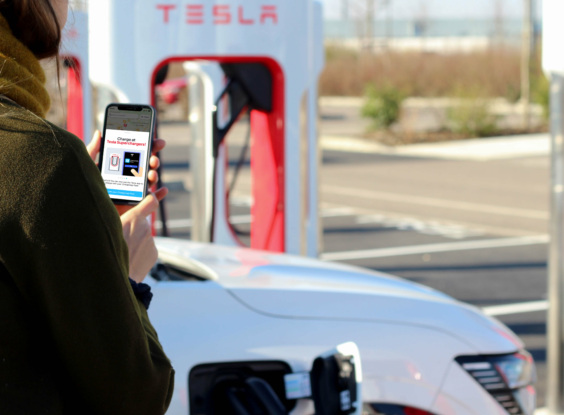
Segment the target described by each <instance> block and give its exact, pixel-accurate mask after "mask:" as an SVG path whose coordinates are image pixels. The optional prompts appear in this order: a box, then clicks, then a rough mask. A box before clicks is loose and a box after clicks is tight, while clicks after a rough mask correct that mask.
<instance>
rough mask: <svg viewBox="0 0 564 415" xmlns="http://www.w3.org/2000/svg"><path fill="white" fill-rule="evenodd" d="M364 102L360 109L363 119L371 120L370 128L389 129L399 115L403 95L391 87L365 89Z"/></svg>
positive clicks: (369, 86)
mask: <svg viewBox="0 0 564 415" xmlns="http://www.w3.org/2000/svg"><path fill="white" fill-rule="evenodd" d="M365 95H366V101H365V103H364V105H363V106H362V109H361V114H362V116H363V117H365V118H369V119H371V120H372V128H374V129H377V130H379V129H382V128H389V127H390V126H391V125H392V124H393V123H395V122H396V121H397V120H398V118H399V114H400V108H401V103H402V101H403V99H404V98H405V94H404V93H403V92H402V91H400V90H399V89H398V88H396V87H394V86H392V85H384V86H380V87H375V86H374V85H368V86H367V87H366V93H365Z"/></svg>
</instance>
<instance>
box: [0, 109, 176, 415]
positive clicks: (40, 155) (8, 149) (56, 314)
mask: <svg viewBox="0 0 564 415" xmlns="http://www.w3.org/2000/svg"><path fill="white" fill-rule="evenodd" d="M173 377H174V371H173V369H172V367H171V365H170V362H169V360H168V359H167V357H166V355H165V354H164V352H163V350H162V347H161V345H160V344H159V341H158V338H157V334H156V332H155V330H154V328H153V327H152V326H151V323H150V322H149V319H148V316H147V312H146V310H145V308H144V307H143V305H142V304H141V303H140V302H139V301H138V300H137V299H136V298H135V296H134V294H133V292H132V290H131V287H130V284H129V281H128V251H127V245H126V243H125V241H124V238H123V235H122V229H121V222H120V218H119V216H118V214H117V212H116V209H115V208H114V206H113V204H112V203H111V201H110V199H109V197H108V195H107V192H106V189H105V186H104V183H103V181H102V179H101V176H100V173H99V171H98V169H97V167H96V166H95V164H94V163H93V162H92V160H90V158H89V156H88V153H87V152H86V150H85V146H84V144H83V143H82V142H81V141H80V140H79V139H78V138H76V137H75V136H73V135H72V134H70V133H68V132H66V131H64V130H62V129H60V128H57V127H56V126H54V125H52V124H50V123H48V122H47V121H45V120H44V119H42V118H40V117H38V116H36V115H34V114H33V113H31V112H29V111H27V110H25V109H23V108H22V107H20V106H18V105H17V104H14V103H12V102H11V101H8V100H5V99H0V414H9V415H19V414H26V415H30V414H33V415H38V414H105V415H108V414H135V415H140V414H162V413H164V412H165V411H166V408H167V406H168V404H169V402H170V398H171V395H172V390H173Z"/></svg>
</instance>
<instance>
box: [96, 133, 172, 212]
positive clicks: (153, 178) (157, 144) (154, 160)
mask: <svg viewBox="0 0 564 415" xmlns="http://www.w3.org/2000/svg"><path fill="white" fill-rule="evenodd" d="M101 142H102V134H101V133H100V131H99V130H96V131H95V132H94V135H93V136H92V140H91V141H90V144H88V145H87V146H86V150H87V151H88V154H90V157H91V158H92V160H94V161H96V157H97V156H98V153H99V152H100V144H101ZM165 146H166V141H165V140H162V139H160V138H155V139H154V140H153V148H152V155H151V158H150V159H149V168H150V170H149V173H148V175H147V178H148V180H149V187H151V186H153V185H155V184H156V183H157V181H158V180H159V174H158V173H157V168H158V167H159V164H160V161H159V158H158V157H157V156H156V154H157V153H158V152H159V151H161V150H162V149H163V148H164V147H165ZM163 189H165V188H162V189H159V190H158V191H157V193H158V192H160V191H161V190H163ZM167 192H168V191H167ZM164 196H166V193H165V194H164V195H163V196H162V197H161V198H160V199H159V200H162V198H163V197H164ZM132 208H133V206H128V205H116V209H117V211H118V213H119V215H120V216H121V215H123V214H124V213H125V212H127V211H128V210H130V209H132Z"/></svg>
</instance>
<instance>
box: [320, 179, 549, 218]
mask: <svg viewBox="0 0 564 415" xmlns="http://www.w3.org/2000/svg"><path fill="white" fill-rule="evenodd" d="M322 190H323V191H324V192H328V193H334V194H337V195H342V196H350V197H358V198H363V199H370V200H387V201H390V202H401V203H408V204H412V205H423V206H433V207H438V208H443V209H454V210H465V211H471V212H482V213H488V214H492V215H501V216H514V217H519V218H527V219H539V220H546V219H548V217H549V215H548V212H545V211H542V210H533V209H515V208H508V207H500V206H493V205H484V204H480V203H467V202H457V201H453V200H447V199H437V198H432V197H422V196H405V195H400V194H396V193H388V192H379V191H373V190H363V189H353V188H349V187H341V186H323V187H322Z"/></svg>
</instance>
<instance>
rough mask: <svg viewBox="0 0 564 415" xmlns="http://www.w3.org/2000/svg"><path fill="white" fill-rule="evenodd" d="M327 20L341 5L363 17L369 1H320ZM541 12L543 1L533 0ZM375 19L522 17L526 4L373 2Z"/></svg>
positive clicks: (497, 0)
mask: <svg viewBox="0 0 564 415" xmlns="http://www.w3.org/2000/svg"><path fill="white" fill-rule="evenodd" d="M321 1H322V3H323V7H324V14H325V18H326V19H338V18H340V16H341V5H342V4H343V2H346V1H348V3H349V7H350V8H351V9H353V8H354V9H356V10H357V12H360V13H362V9H364V7H365V5H366V3H367V1H368V0H321ZM533 2H534V3H536V6H535V9H538V10H540V2H541V0H533ZM374 4H375V10H376V16H377V17H378V16H381V17H382V18H384V17H385V16H386V13H388V12H389V13H390V14H391V15H392V16H393V17H394V18H396V19H412V18H416V17H420V16H422V15H425V16H426V17H427V18H431V19H433V18H465V17H466V18H493V17H494V16H495V14H496V8H497V10H501V12H500V13H498V14H501V15H502V16H503V17H504V18H519V17H522V16H523V7H524V4H525V1H524V0H374Z"/></svg>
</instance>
